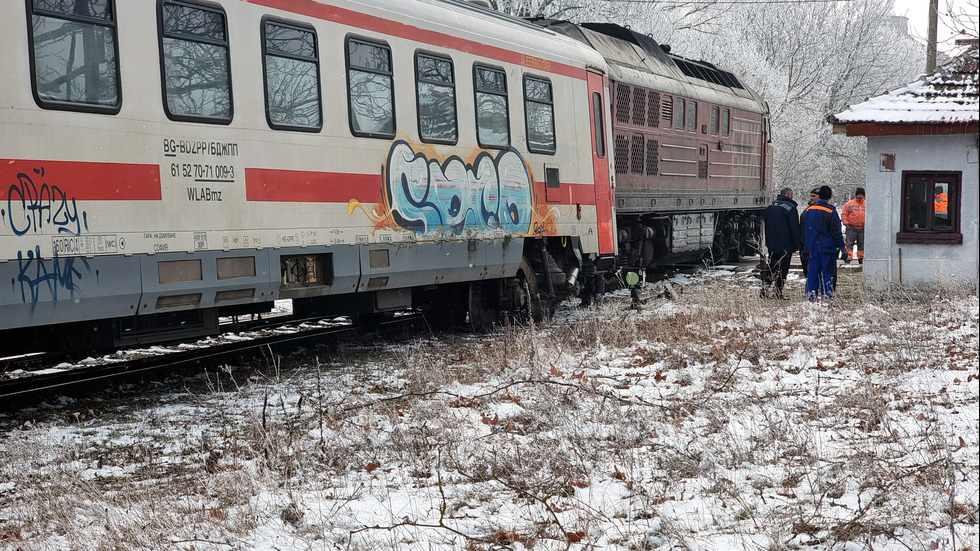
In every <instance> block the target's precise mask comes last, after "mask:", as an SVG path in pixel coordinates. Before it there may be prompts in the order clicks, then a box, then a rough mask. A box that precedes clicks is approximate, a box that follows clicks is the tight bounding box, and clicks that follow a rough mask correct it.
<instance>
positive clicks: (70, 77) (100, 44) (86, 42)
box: [28, 0, 122, 114]
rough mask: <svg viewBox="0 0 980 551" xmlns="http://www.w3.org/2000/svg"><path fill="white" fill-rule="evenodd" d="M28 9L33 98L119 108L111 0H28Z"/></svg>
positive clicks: (52, 105)
mask: <svg viewBox="0 0 980 551" xmlns="http://www.w3.org/2000/svg"><path fill="white" fill-rule="evenodd" d="M30 9H31V24H30V25H29V28H28V32H29V34H30V49H31V58H30V59H31V72H32V75H31V76H32V85H33V89H34V99H35V101H37V104H38V105H40V106H41V107H45V108H49V109H68V110H73V111H91V112H99V113H111V114H114V113H118V112H119V108H120V106H121V105H122V94H121V92H120V86H119V56H118V44H117V42H116V19H115V6H114V3H113V0H74V1H72V0H32V1H31V2H30Z"/></svg>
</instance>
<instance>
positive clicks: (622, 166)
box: [616, 134, 630, 174]
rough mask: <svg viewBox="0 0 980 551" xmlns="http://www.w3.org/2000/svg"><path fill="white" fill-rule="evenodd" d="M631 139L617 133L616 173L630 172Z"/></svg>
mask: <svg viewBox="0 0 980 551" xmlns="http://www.w3.org/2000/svg"><path fill="white" fill-rule="evenodd" d="M629 155H630V139H629V138H628V137H626V136H624V135H622V134H616V173H617V174H626V173H627V172H629Z"/></svg>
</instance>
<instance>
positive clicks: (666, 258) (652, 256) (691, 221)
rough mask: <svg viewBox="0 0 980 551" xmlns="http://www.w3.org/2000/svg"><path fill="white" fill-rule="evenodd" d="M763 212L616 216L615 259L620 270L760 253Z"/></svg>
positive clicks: (725, 259)
mask: <svg viewBox="0 0 980 551" xmlns="http://www.w3.org/2000/svg"><path fill="white" fill-rule="evenodd" d="M761 221H762V220H761V213H759V212H757V211H721V212H698V213H680V214H642V215H632V216H620V217H619V218H618V219H617V223H618V228H619V259H620V264H621V265H622V266H623V268H624V269H627V270H637V271H654V270H657V269H659V268H662V267H665V266H671V265H690V264H718V263H721V262H737V261H738V260H739V259H740V258H741V257H745V256H754V255H755V254H757V253H758V247H759V242H760V238H761V236H760V231H761V228H762V225H761Z"/></svg>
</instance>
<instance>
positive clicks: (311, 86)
mask: <svg viewBox="0 0 980 551" xmlns="http://www.w3.org/2000/svg"><path fill="white" fill-rule="evenodd" d="M262 44H263V47H264V54H265V55H264V63H265V108H266V115H267V117H268V120H269V126H271V127H272V128H277V129H285V130H290V129H292V130H303V131H307V132H316V131H318V130H320V128H321V126H322V122H321V107H320V68H319V66H320V64H319V61H318V56H317V47H316V33H315V32H314V30H313V28H312V27H306V26H303V25H298V24H295V23H285V22H279V21H273V20H267V21H265V22H264V24H263V25H262Z"/></svg>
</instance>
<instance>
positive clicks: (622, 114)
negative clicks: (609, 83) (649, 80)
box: [616, 84, 631, 124]
mask: <svg viewBox="0 0 980 551" xmlns="http://www.w3.org/2000/svg"><path fill="white" fill-rule="evenodd" d="M630 95H631V89H630V87H629V86H624V85H622V84H617V85H616V122H621V123H624V124H625V123H628V122H630Z"/></svg>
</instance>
